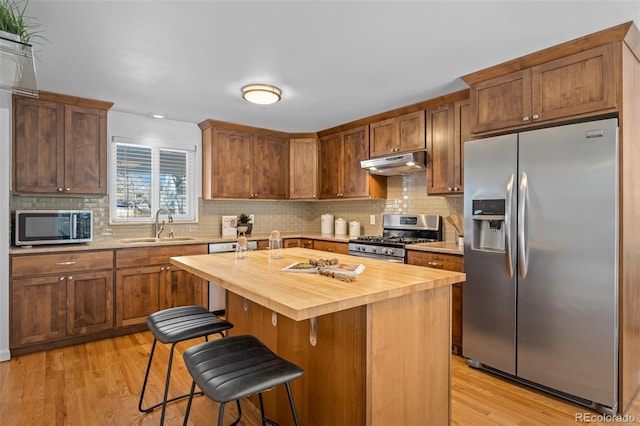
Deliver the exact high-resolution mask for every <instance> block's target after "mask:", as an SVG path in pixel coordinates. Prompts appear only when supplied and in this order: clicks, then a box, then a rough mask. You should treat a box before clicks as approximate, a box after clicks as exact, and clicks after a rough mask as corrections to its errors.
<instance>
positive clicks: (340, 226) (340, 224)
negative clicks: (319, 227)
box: [334, 217, 347, 235]
mask: <svg viewBox="0 0 640 426" xmlns="http://www.w3.org/2000/svg"><path fill="white" fill-rule="evenodd" d="M334 233H335V234H336V235H346V234H347V221H346V220H344V219H343V218H341V217H339V218H338V219H336V229H335V231H334Z"/></svg>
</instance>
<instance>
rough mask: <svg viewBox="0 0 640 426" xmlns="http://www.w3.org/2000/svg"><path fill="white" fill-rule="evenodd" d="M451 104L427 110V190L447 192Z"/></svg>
mask: <svg viewBox="0 0 640 426" xmlns="http://www.w3.org/2000/svg"><path fill="white" fill-rule="evenodd" d="M453 115H454V112H453V104H446V105H441V106H438V107H436V108H431V109H429V110H427V123H428V125H427V129H428V131H427V154H428V160H427V192H428V193H429V194H449V193H451V192H452V191H453V186H452V184H451V178H452V171H453V167H454V159H453V152H452V151H453V149H452V147H453V126H454V120H453Z"/></svg>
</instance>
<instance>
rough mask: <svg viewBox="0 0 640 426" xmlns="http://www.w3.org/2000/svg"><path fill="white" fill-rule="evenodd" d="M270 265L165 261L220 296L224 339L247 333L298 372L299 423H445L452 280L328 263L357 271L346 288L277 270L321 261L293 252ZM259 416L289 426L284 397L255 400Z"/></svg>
mask: <svg viewBox="0 0 640 426" xmlns="http://www.w3.org/2000/svg"><path fill="white" fill-rule="evenodd" d="M283 254H284V257H283V259H278V260H270V259H269V253H268V251H253V252H250V253H249V258H247V259H243V260H234V254H233V253H221V254H213V255H198V256H184V257H174V258H172V259H171V262H172V263H174V264H175V265H178V266H180V267H181V268H183V269H186V270H188V271H190V272H192V273H194V274H196V275H198V276H200V277H202V278H205V279H208V280H209V281H212V282H215V283H217V284H219V285H221V286H222V287H224V288H226V289H227V290H228V292H227V318H228V319H229V320H230V321H231V322H232V323H234V325H235V327H234V328H233V329H232V330H231V334H252V335H254V336H256V337H258V338H259V339H261V340H262V341H263V342H264V343H265V344H266V345H267V346H269V347H270V348H271V349H272V350H274V351H275V352H276V353H278V354H279V355H280V356H282V357H284V358H285V359H288V360H290V361H291V362H294V363H296V364H298V365H300V366H301V367H302V368H304V370H305V374H304V376H303V377H302V378H301V379H298V380H295V381H294V382H292V391H293V393H294V399H295V401H296V405H297V407H298V412H299V415H300V423H301V424H305V425H328V424H332V425H342V424H344V425H381V426H383V425H384V426H386V425H390V424H402V425H407V426H412V425H423V424H430V425H447V424H449V422H450V410H451V403H450V400H451V398H450V347H451V332H450V327H451V321H450V318H451V284H454V283H458V282H462V281H464V280H465V275H464V274H462V273H457V272H451V271H444V270H435V269H434V270H431V269H429V268H422V267H420V266H413V265H403V264H398V263H393V262H384V261H379V260H372V259H366V258H361V257H353V256H347V255H335V256H334V255H331V257H336V258H338V259H339V260H341V261H343V262H348V263H362V264H364V265H365V266H366V269H365V270H364V272H363V273H362V275H360V276H359V277H358V278H357V280H356V281H354V282H350V283H346V282H342V281H339V280H337V279H333V278H330V277H325V276H321V275H318V274H304V273H293V272H281V269H282V268H284V267H286V266H287V265H289V264H291V263H293V262H295V261H306V260H308V259H309V258H314V259H317V258H327V253H326V252H322V251H315V250H309V249H301V248H291V249H285V250H283ZM265 407H266V410H267V414H268V415H270V416H273V417H275V419H276V421H277V422H278V423H280V424H281V425H283V426H284V425H288V424H291V423H292V419H291V415H290V411H289V407H288V402H287V397H286V392H285V391H284V389H276V390H275V392H269V393H267V394H266V395H265Z"/></svg>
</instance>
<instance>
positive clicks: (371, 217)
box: [369, 214, 376, 225]
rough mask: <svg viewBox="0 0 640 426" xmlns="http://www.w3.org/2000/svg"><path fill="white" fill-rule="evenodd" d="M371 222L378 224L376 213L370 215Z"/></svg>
mask: <svg viewBox="0 0 640 426" xmlns="http://www.w3.org/2000/svg"><path fill="white" fill-rule="evenodd" d="M369 224H370V225H375V224H376V215H375V214H372V215H370V216H369Z"/></svg>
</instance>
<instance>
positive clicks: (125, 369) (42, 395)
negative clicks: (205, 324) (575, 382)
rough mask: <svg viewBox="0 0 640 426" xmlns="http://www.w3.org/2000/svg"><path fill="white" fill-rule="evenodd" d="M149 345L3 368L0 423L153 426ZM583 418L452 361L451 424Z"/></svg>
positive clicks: (213, 409) (31, 359)
mask: <svg viewBox="0 0 640 426" xmlns="http://www.w3.org/2000/svg"><path fill="white" fill-rule="evenodd" d="M151 343H152V335H151V333H148V332H145V333H136V334H132V335H128V336H123V337H118V338H114V339H108V340H102V341H98V342H92V343H89V344H85V345H78V346H72V347H68V348H63V349H56V350H52V351H47V352H41V353H37V354H32V355H25V356H22V357H17V358H13V359H11V360H10V361H7V362H3V363H0V424H1V425H3V426H9V425H11V426H13V425H25V426H26V425H29V426H36V425H82V426H88V425H109V426H111V425H157V424H158V423H159V419H160V411H159V410H156V411H154V412H153V413H151V414H142V413H140V412H139V411H138V408H137V407H138V397H139V392H140V388H141V384H142V380H143V378H144V371H145V368H146V363H147V359H148V354H149V351H150V349H151ZM195 343H197V341H190V342H186V343H185V344H184V345H178V349H179V351H178V352H177V353H176V361H177V362H175V363H174V373H173V380H172V386H171V390H170V394H171V395H177V394H178V393H179V392H181V391H183V390H184V391H187V390H188V389H189V386H190V384H191V379H190V377H189V374H188V373H187V371H186V369H185V367H184V363H183V361H182V351H183V350H184V349H185V348H186V347H188V346H191V345H193V344H195ZM168 353H169V351H168V347H165V346H163V345H158V348H157V349H156V354H157V358H156V360H158V364H155V363H154V365H155V366H156V367H158V368H155V369H154V370H152V376H151V378H150V384H149V386H148V388H147V389H148V390H147V396H148V399H147V400H148V401H151V402H155V401H156V400H159V399H160V397H161V393H162V388H163V385H164V381H163V380H164V370H163V369H162V368H161V367H160V366H165V365H166V361H167V359H168ZM185 407H186V401H181V402H177V403H173V404H170V405H169V407H168V409H167V418H166V422H165V424H167V425H181V424H182V419H183V415H184V409H185ZM245 408H246V409H245ZM226 411H227V413H226V414H227V416H225V424H229V423H230V422H231V421H232V420H233V419H234V418H235V417H234V416H235V414H236V411H235V406H234V404H229V408H228V409H227V410H226ZM243 412H244V416H243V421H242V422H241V423H240V424H241V425H251V426H253V425H259V420H258V417H257V413H256V412H255V411H253V412H251V411H250V410H249V406H247V404H246V403H243ZM217 413H218V406H217V404H215V403H213V402H212V401H210V400H209V399H208V398H206V397H198V398H196V399H195V400H194V403H193V406H192V411H191V416H190V424H193V425H210V424H215V419H217ZM583 413H588V414H589V415H593V416H596V415H597V414H596V413H594V412H590V411H588V410H586V409H584V408H582V407H580V406H577V405H573V404H570V403H567V402H565V401H563V400H560V399H557V398H554V397H550V396H547V395H545V394H542V393H539V392H537V391H533V390H530V389H527V388H524V387H522V386H519V385H516V384H512V383H510V382H507V381H504V380H502V379H499V378H496V377H493V376H492V375H490V374H487V373H483V372H480V371H477V370H474V369H472V368H469V367H467V366H466V364H465V363H464V361H463V359H462V358H460V357H458V356H452V417H453V421H452V424H453V425H464V426H467V425H474V426H475V425H575V424H576V423H587V422H586V421H583V422H580V421H579V420H578V421H576V415H577V414H583ZM629 414H630V415H633V416H635V418H636V420H635V423H636V424H640V402H638V401H636V403H635V404H634V406H633V407H632V409H631V410H630V412H629ZM591 424H604V423H591ZM609 424H611V423H609ZM331 426H335V425H331ZM345 426H349V425H345ZM389 426H393V425H389ZM402 426H413V425H402ZM416 426H422V425H416Z"/></svg>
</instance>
